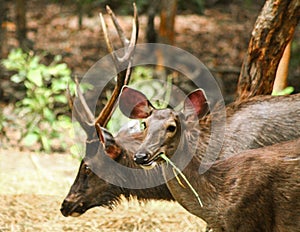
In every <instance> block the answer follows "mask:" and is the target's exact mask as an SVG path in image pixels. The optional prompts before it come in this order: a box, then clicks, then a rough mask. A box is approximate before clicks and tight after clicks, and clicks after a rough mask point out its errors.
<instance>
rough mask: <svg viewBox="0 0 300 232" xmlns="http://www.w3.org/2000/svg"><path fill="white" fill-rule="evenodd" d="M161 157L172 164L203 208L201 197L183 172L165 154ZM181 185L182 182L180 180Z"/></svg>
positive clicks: (160, 155) (161, 154)
mask: <svg viewBox="0 0 300 232" xmlns="http://www.w3.org/2000/svg"><path fill="white" fill-rule="evenodd" d="M159 157H160V158H162V159H163V160H165V161H166V162H167V164H171V166H172V167H173V169H174V170H175V171H176V172H178V173H179V175H180V176H181V177H182V179H183V180H184V181H185V183H186V184H187V185H188V186H189V188H190V189H191V190H192V192H193V193H194V195H195V197H196V198H197V200H198V202H199V205H200V206H201V207H203V204H202V201H201V199H200V196H199V195H198V193H197V192H196V190H195V189H194V188H193V186H192V185H191V183H190V182H189V180H188V179H187V178H186V176H185V175H184V174H183V173H182V171H181V170H180V169H179V168H178V167H177V166H176V165H175V164H174V163H173V162H172V161H171V160H170V159H169V158H168V157H167V156H166V155H165V154H164V153H160V154H159ZM178 182H179V184H181V183H180V181H179V180H178Z"/></svg>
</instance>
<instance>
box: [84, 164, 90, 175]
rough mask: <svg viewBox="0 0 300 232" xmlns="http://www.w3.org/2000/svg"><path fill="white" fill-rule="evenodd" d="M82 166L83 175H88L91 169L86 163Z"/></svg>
mask: <svg viewBox="0 0 300 232" xmlns="http://www.w3.org/2000/svg"><path fill="white" fill-rule="evenodd" d="M83 168H84V174H85V175H89V174H90V173H91V169H90V167H89V166H88V165H86V164H85V165H84V167H83Z"/></svg>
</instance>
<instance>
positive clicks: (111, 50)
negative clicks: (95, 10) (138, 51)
mask: <svg viewBox="0 0 300 232" xmlns="http://www.w3.org/2000/svg"><path fill="white" fill-rule="evenodd" d="M99 17H100V22H101V27H102V30H103V34H104V40H105V43H106V46H107V50H108V52H109V53H110V54H112V55H113V51H114V48H113V45H112V42H111V40H110V38H109V35H108V32H107V26H106V23H105V20H104V18H103V15H102V13H99ZM113 56H114V55H113ZM113 58H114V57H113Z"/></svg>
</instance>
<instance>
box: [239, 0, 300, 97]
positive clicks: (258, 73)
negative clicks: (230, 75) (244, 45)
mask: <svg viewBox="0 0 300 232" xmlns="http://www.w3.org/2000/svg"><path fill="white" fill-rule="evenodd" d="M299 20H300V0H289V1H286V0H266V2H265V5H264V7H263V9H262V11H261V13H260V15H259V17H258V18H257V21H256V23H255V26H254V30H253V31H252V38H251V40H250V42H249V47H248V51H247V54H246V57H245V59H244V63H243V65H242V69H241V73H240V76H239V83H238V97H237V99H238V100H242V99H246V98H250V97H252V96H256V95H261V94H270V93H271V92H272V88H273V83H274V79H275V75H276V70H277V67H278V64H279V61H280V59H281V57H282V54H283V52H284V50H285V47H286V45H287V44H288V43H289V41H290V40H291V39H292V37H293V34H294V30H295V27H296V26H297V24H298V22H299Z"/></svg>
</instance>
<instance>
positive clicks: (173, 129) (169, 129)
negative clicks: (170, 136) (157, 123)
mask: <svg viewBox="0 0 300 232" xmlns="http://www.w3.org/2000/svg"><path fill="white" fill-rule="evenodd" d="M175 131H176V126H174V125H169V126H168V127H167V132H171V133H173V132H175Z"/></svg>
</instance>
